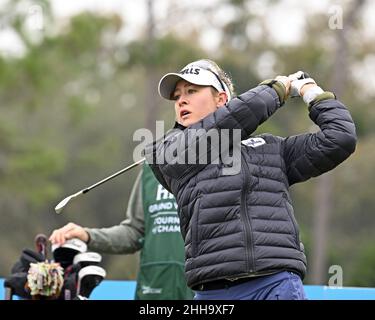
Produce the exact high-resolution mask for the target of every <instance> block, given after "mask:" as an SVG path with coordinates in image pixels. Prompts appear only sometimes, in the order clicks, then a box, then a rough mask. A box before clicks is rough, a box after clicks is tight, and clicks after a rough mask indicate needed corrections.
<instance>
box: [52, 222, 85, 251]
mask: <svg viewBox="0 0 375 320" xmlns="http://www.w3.org/2000/svg"><path fill="white" fill-rule="evenodd" d="M72 238H78V239H80V240H82V241H84V242H86V243H87V242H88V240H89V235H88V233H87V231H86V230H85V229H84V228H83V227H81V226H79V225H78V224H75V223H72V222H69V223H68V224H67V225H65V226H63V227H62V228H60V229H56V230H54V231H53V232H52V234H51V236H50V237H49V241H51V243H52V244H58V245H60V246H62V245H63V244H64V243H65V241H66V240H69V239H72Z"/></svg>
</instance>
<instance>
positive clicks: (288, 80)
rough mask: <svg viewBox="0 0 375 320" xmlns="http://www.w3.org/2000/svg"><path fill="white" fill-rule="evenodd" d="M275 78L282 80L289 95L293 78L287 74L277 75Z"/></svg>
mask: <svg viewBox="0 0 375 320" xmlns="http://www.w3.org/2000/svg"><path fill="white" fill-rule="evenodd" d="M275 80H277V81H280V82H281V83H282V84H283V85H284V87H285V91H286V94H285V96H286V97H287V96H288V95H289V92H290V85H291V80H290V79H289V77H286V76H277V77H276V78H275Z"/></svg>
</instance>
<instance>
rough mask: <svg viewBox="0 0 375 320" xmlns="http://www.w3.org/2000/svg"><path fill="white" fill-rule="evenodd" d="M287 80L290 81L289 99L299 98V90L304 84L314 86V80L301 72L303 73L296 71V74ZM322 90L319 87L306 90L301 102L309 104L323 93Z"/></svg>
mask: <svg viewBox="0 0 375 320" xmlns="http://www.w3.org/2000/svg"><path fill="white" fill-rule="evenodd" d="M288 78H289V79H290V80H291V86H290V96H291V97H299V96H301V88H302V87H303V86H304V85H305V84H316V82H315V80H314V79H312V78H310V76H309V75H308V74H307V73H305V72H303V71H297V72H296V73H292V74H290V75H289V76H288ZM323 92H324V91H323V89H322V88H320V87H319V86H314V87H312V88H310V89H309V90H307V91H306V92H305V93H304V95H303V101H305V103H306V104H309V103H310V102H311V101H312V100H314V99H315V97H316V96H318V95H319V94H321V93H323Z"/></svg>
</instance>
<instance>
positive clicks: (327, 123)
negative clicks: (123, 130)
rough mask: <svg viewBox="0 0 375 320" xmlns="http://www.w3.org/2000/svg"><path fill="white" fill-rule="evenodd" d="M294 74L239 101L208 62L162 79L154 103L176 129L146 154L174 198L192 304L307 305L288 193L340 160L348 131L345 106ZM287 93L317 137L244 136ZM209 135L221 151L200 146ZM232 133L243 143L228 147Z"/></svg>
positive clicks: (350, 145)
mask: <svg viewBox="0 0 375 320" xmlns="http://www.w3.org/2000/svg"><path fill="white" fill-rule="evenodd" d="M302 74H303V73H302V72H297V73H295V74H292V75H290V76H289V77H285V76H278V77H276V78H275V79H272V80H266V81H264V82H262V83H261V84H260V85H258V86H256V87H255V88H253V89H250V90H249V91H247V92H245V93H243V94H241V95H239V96H237V97H233V86H232V83H231V81H230V79H229V78H228V77H227V76H226V75H225V73H224V72H223V71H222V70H221V69H220V68H219V67H218V65H217V64H216V63H214V62H213V61H210V60H199V61H195V62H192V63H190V64H189V65H187V66H185V67H184V68H183V69H182V70H181V71H180V72H177V73H168V74H166V75H165V76H164V77H163V78H162V79H161V80H160V83H159V93H160V95H161V96H162V97H163V98H165V99H167V100H172V101H173V103H174V108H175V112H176V125H175V127H174V128H173V129H172V130H171V131H169V132H168V133H167V134H166V135H165V136H164V137H163V139H161V140H159V141H156V142H154V143H153V144H152V146H149V147H147V148H146V150H145V151H146V157H147V160H148V162H149V163H150V164H151V168H152V170H153V171H154V174H155V175H156V177H157V179H158V180H159V181H160V182H161V183H162V184H163V185H164V186H165V187H166V188H167V189H168V190H170V191H171V192H172V193H173V194H174V196H175V197H176V200H177V203H178V210H179V216H180V224H181V232H182V236H183V239H184V241H185V273H186V278H187V283H188V286H189V287H190V288H192V289H194V290H195V292H196V295H195V299H219V300H220V299H233V300H236V299H306V296H305V293H304V290H303V286H302V279H303V278H304V276H305V273H306V257H305V253H304V248H303V245H302V243H301V242H300V239H299V229H298V224H297V222H296V220H295V217H294V213H293V207H292V204H291V198H290V194H289V187H290V186H291V185H293V184H295V183H297V182H302V181H305V180H307V179H309V178H311V177H316V176H319V175H321V174H323V173H325V172H327V171H329V170H331V169H333V168H335V167H336V166H337V165H338V164H340V163H341V162H343V161H344V160H345V159H346V158H348V157H349V155H350V154H351V153H353V152H354V149H355V146H356V133H355V126H354V123H353V120H352V118H351V116H350V114H349V111H348V110H347V108H346V107H345V106H344V105H343V104H342V103H341V102H340V101H338V100H337V99H336V98H335V96H334V94H333V93H331V92H327V91H323V90H322V89H321V88H320V87H319V86H317V84H316V83H315V81H314V80H313V79H311V78H302V77H301V76H302ZM289 95H293V96H294V95H299V96H301V97H302V98H303V100H304V101H305V103H306V104H307V107H308V111H309V117H310V119H311V120H312V121H313V122H314V123H315V124H317V125H318V126H319V127H320V131H318V132H316V133H304V134H300V135H296V136H289V137H285V138H283V137H278V136H274V135H272V134H262V135H258V136H252V134H253V133H254V131H255V130H256V129H257V127H258V126H259V125H260V124H261V123H263V122H264V121H266V120H267V119H268V118H269V117H270V116H271V115H272V114H273V113H274V112H276V110H277V109H279V108H280V107H281V106H283V105H284V103H285V100H286V99H287V97H288V96H289ZM210 130H211V131H212V130H217V131H218V133H219V135H218V136H219V137H220V141H219V142H220V145H215V143H214V142H215V141H213V142H212V141H210V140H209V141H204V140H205V137H206V136H207V135H206V133H207V132H209V131H210ZM235 131H236V132H237V133H238V132H239V134H240V138H241V143H236V142H235V141H231V139H232V138H233V137H234V136H235V134H234V132H235ZM223 133H224V135H227V137H226V139H224V135H223ZM224 140H226V141H229V144H227V145H228V147H227V148H226V147H225V144H221V143H222V142H224ZM203 142H204V143H203ZM176 145H177V147H176ZM223 145H224V147H223ZM201 146H204V147H202V148H200V147H201ZM204 148H206V149H204ZM235 148H239V150H240V157H238V159H237V158H235V159H234V160H233V161H239V162H240V166H239V168H240V170H238V172H233V173H232V174H228V173H226V172H225V171H224V169H227V167H228V164H227V163H224V161H223V157H222V152H223V150H225V149H229V150H230V151H233V152H234V151H235V150H234V149H235ZM176 150H177V151H178V152H177V151H176ZM202 150H203V151H202ZM217 150H220V152H219V153H218V152H217ZM214 151H215V152H214ZM217 154H218V156H217ZM193 155H194V157H195V159H193V160H194V161H192V158H194V157H193ZM202 155H203V156H204V157H203V156H202ZM206 156H208V157H206ZM203 158H207V159H209V161H208V162H207V163H202V161H200V160H201V159H203ZM160 159H164V161H160Z"/></svg>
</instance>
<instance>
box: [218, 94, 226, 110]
mask: <svg viewBox="0 0 375 320" xmlns="http://www.w3.org/2000/svg"><path fill="white" fill-rule="evenodd" d="M227 101H228V95H227V94H226V92H219V94H218V95H217V104H216V106H217V108H220V107H223V106H224V105H225V104H226V103H227Z"/></svg>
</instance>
